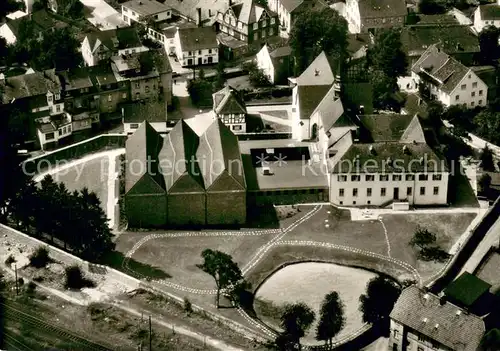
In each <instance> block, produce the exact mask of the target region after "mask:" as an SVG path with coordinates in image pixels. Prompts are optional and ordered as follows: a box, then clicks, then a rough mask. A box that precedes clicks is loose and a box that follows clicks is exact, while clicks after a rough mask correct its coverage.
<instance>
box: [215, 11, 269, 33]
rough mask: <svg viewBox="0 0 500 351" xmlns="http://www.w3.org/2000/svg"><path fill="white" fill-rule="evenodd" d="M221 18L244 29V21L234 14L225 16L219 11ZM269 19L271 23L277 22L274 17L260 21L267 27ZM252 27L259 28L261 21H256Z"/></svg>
mask: <svg viewBox="0 0 500 351" xmlns="http://www.w3.org/2000/svg"><path fill="white" fill-rule="evenodd" d="M219 19H221V20H222V19H223V20H224V22H225V23H227V24H230V25H231V26H233V27H238V29H241V30H242V29H243V26H244V24H243V22H241V21H238V20H236V19H235V18H234V17H233V16H230V15H225V16H224V15H223V14H222V13H219ZM268 21H269V24H270V25H273V24H275V23H276V19H275V18H274V17H271V18H270V19H269V20H267V19H264V20H262V21H260V23H261V24H262V28H265V27H266V26H267V24H268ZM252 28H253V29H254V30H257V29H259V22H255V23H254V24H253V27H252Z"/></svg>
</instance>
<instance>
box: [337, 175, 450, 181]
mask: <svg viewBox="0 0 500 351" xmlns="http://www.w3.org/2000/svg"><path fill="white" fill-rule="evenodd" d="M441 179H443V176H442V174H433V175H432V180H441ZM337 180H338V181H339V182H347V176H346V175H339V176H337ZM364 180H365V181H366V182H373V181H375V175H374V174H366V175H365V179H364ZM379 180H380V181H381V182H387V181H389V175H388V174H380V175H379ZM392 180H393V181H396V182H400V181H402V180H403V175H402V174H393V175H392ZM405 180H407V181H413V180H415V175H414V174H405ZM418 180H429V175H428V174H419V175H418ZM360 181H361V175H359V174H355V175H351V182H360Z"/></svg>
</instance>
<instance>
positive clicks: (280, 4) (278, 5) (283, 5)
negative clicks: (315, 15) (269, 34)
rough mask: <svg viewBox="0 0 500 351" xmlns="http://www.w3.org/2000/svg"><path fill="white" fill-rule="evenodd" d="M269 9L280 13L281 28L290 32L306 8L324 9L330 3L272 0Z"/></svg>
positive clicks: (268, 4)
mask: <svg viewBox="0 0 500 351" xmlns="http://www.w3.org/2000/svg"><path fill="white" fill-rule="evenodd" d="M267 6H269V9H270V10H271V11H273V12H275V13H277V14H278V18H279V21H280V25H281V29H282V30H283V31H284V32H285V34H290V32H291V30H292V26H293V23H294V22H295V19H296V18H297V16H299V14H300V13H302V12H304V11H306V10H323V9H325V8H327V7H328V5H327V4H326V3H325V2H323V1H322V0H270V1H268V3H267Z"/></svg>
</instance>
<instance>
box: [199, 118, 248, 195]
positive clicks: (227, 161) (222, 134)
mask: <svg viewBox="0 0 500 351" xmlns="http://www.w3.org/2000/svg"><path fill="white" fill-rule="evenodd" d="M196 158H197V159H198V161H199V162H200V169H201V173H202V176H203V183H204V185H205V189H206V190H207V191H210V187H211V186H212V185H213V184H214V183H215V182H216V181H217V179H219V177H221V176H222V175H223V174H227V175H229V176H230V177H232V178H233V179H234V180H235V184H237V186H235V187H234V190H245V189H246V183H245V175H244V171H243V161H242V159H241V154H240V148H239V145H238V138H237V137H236V136H235V135H234V134H233V133H232V132H231V131H230V130H229V128H228V127H226V126H225V125H224V123H222V121H221V120H220V119H217V120H216V121H214V122H213V123H212V124H211V125H210V126H209V127H208V128H207V130H206V131H205V132H204V133H203V134H202V135H201V136H200V145H199V147H198V150H197V152H196Z"/></svg>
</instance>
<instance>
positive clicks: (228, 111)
mask: <svg viewBox="0 0 500 351" xmlns="http://www.w3.org/2000/svg"><path fill="white" fill-rule="evenodd" d="M212 99H213V108H214V113H215V117H216V118H217V119H218V120H220V121H222V122H223V123H224V125H226V126H227V127H228V128H229V129H230V130H231V131H232V132H233V133H245V132H246V116H247V108H246V106H245V102H244V101H243V99H242V98H241V96H240V95H239V93H238V92H237V91H236V90H234V89H233V88H231V87H230V86H229V85H227V86H225V87H224V88H222V89H221V90H219V91H218V92H216V93H214V94H213V95H212Z"/></svg>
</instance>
